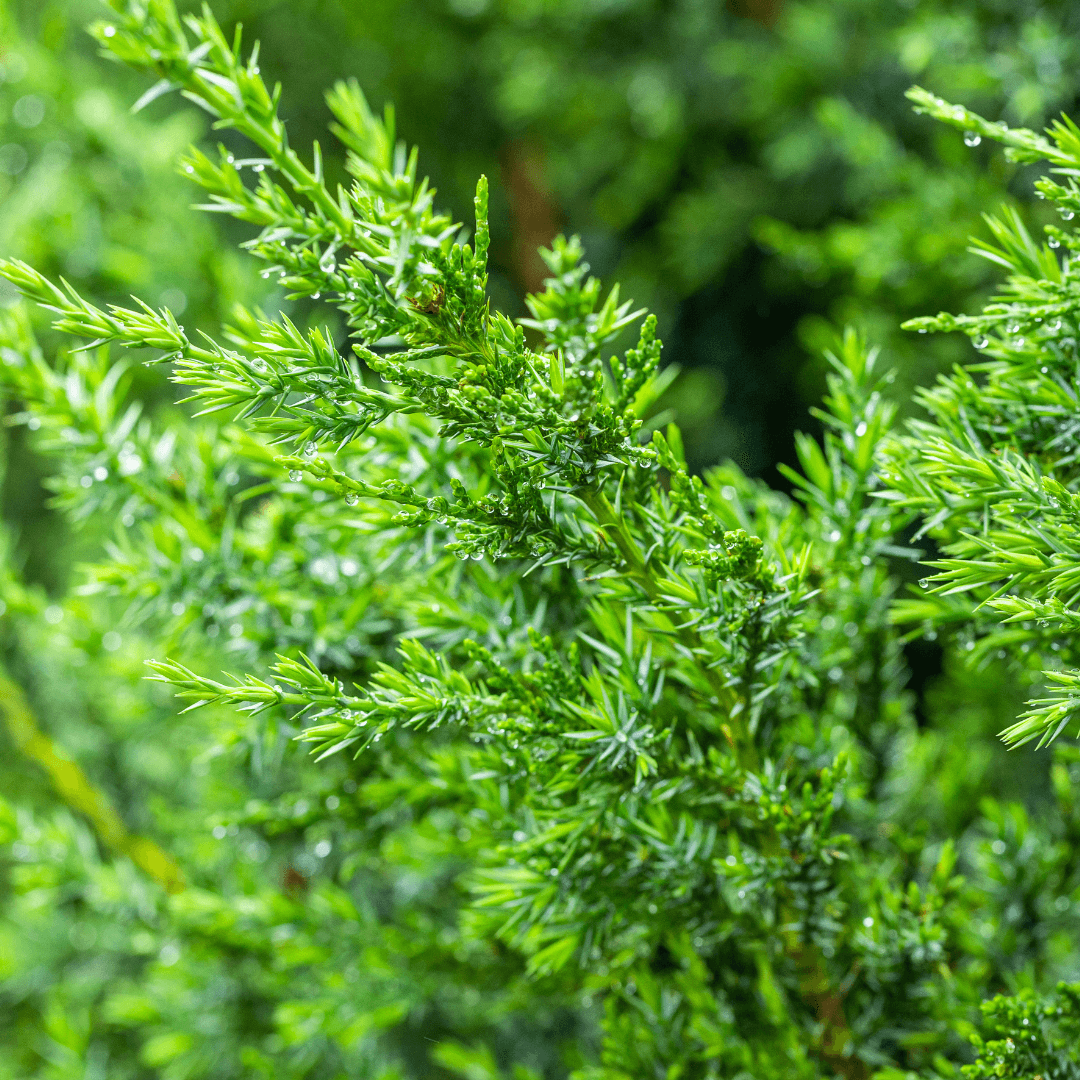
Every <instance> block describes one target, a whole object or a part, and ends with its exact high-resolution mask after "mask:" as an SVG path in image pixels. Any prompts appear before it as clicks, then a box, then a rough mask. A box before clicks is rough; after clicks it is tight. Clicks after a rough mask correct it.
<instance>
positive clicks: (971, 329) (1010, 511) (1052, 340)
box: [886, 89, 1080, 747]
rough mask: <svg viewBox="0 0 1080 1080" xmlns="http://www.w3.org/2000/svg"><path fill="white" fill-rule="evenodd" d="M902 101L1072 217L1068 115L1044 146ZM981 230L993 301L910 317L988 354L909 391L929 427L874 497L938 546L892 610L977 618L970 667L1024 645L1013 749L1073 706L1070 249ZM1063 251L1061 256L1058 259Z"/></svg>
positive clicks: (1077, 692)
mask: <svg viewBox="0 0 1080 1080" xmlns="http://www.w3.org/2000/svg"><path fill="white" fill-rule="evenodd" d="M909 96H911V97H912V98H913V100H915V101H916V103H917V107H918V109H919V111H922V112H926V113H929V114H930V115H932V116H934V117H935V118H937V119H939V120H943V121H945V122H946V123H949V124H952V125H954V126H959V127H962V128H964V129H965V130H967V131H970V132H972V133H973V134H972V135H970V136H969V137H968V140H967V141H968V142H969V143H974V142H975V141H976V138H984V137H985V138H989V139H993V140H995V141H998V142H1002V143H1004V144H1005V146H1006V147H1007V154H1008V155H1009V156H1010V157H1011V158H1012V159H1014V160H1017V161H1025V162H1037V161H1048V162H1049V163H1050V164H1051V169H1050V172H1051V175H1058V176H1065V177H1067V178H1068V180H1067V183H1066V184H1064V185H1062V184H1058V183H1057V182H1056V181H1052V180H1048V179H1043V180H1040V181H1038V182H1037V184H1036V187H1037V189H1038V191H1039V192H1040V194H1041V195H1042V196H1043V197H1044V198H1046V199H1048V200H1049V201H1050V202H1051V203H1052V204H1054V205H1055V206H1056V207H1057V209H1058V211H1059V213H1060V214H1061V216H1062V218H1063V219H1064V220H1065V221H1068V220H1071V219H1072V218H1073V216H1074V215H1075V212H1076V209H1075V206H1074V203H1075V190H1074V188H1075V181H1074V179H1073V175H1074V173H1075V170H1076V168H1077V165H1078V164H1080V138H1078V135H1080V132H1078V130H1077V128H1076V126H1075V125H1074V124H1073V123H1072V122H1071V121H1069V120H1068V119H1063V120H1061V121H1057V122H1055V123H1054V124H1053V125H1051V127H1050V128H1049V129H1048V130H1047V132H1046V137H1043V136H1040V135H1037V134H1035V133H1033V132H1030V131H1026V130H1023V129H1010V128H1007V127H1006V126H1005V125H1002V124H995V123H989V122H987V121H985V120H983V119H982V118H981V117H978V116H976V115H975V114H974V113H971V112H969V111H968V110H966V109H964V108H963V107H961V106H952V105H949V104H947V103H945V102H942V101H941V100H939V99H937V98H934V97H933V96H932V95H929V94H927V93H926V92H925V91H922V90H919V89H915V90H913V91H911V94H910V95H909ZM989 224H990V227H991V230H992V232H993V234H994V239H995V241H996V242H995V243H994V244H988V243H985V242H981V241H980V242H978V243H977V244H976V246H975V248H974V249H973V250H975V251H976V253H978V254H981V255H983V256H984V257H986V258H989V259H991V260H992V261H994V262H996V263H998V264H999V265H1001V266H1002V267H1004V268H1005V269H1006V270H1007V271H1008V277H1007V279H1006V282H1005V284H1004V286H1003V288H1002V290H1001V292H1000V295H999V296H998V297H996V298H995V299H994V300H993V302H991V303H990V304H988V305H987V306H986V308H985V310H984V311H983V313H982V314H979V315H970V316H968V315H960V316H953V315H949V314H946V313H943V314H941V315H938V316H936V317H934V318H921V319H915V320H912V321H911V322H910V323H908V324H907V326H908V328H909V329H914V330H917V331H919V332H926V331H930V330H935V331H951V330H959V331H962V332H964V333H966V334H968V335H969V336H970V337H971V339H972V341H973V344H974V345H975V347H976V348H977V349H979V350H980V352H981V353H982V354H983V357H984V358H983V359H981V360H980V361H979V362H978V363H975V364H971V365H968V367H967V368H966V369H963V370H957V371H956V372H955V373H954V374H952V375H950V376H948V377H946V378H942V379H940V380H939V381H938V384H937V386H935V387H933V388H931V389H928V390H926V391H923V392H921V393H920V394H919V400H920V402H921V404H922V405H923V406H924V407H925V408H926V409H927V411H928V412H929V413H930V416H931V419H930V420H929V421H923V420H919V421H916V422H914V423H912V424H911V425H910V435H908V436H907V437H905V438H904V439H902V440H901V441H900V442H899V443H898V444H897V448H896V450H895V452H894V454H893V461H892V465H891V472H890V473H889V474H888V476H887V479H888V481H889V485H890V487H891V488H892V490H891V491H890V492H888V493H886V497H887V498H890V499H892V500H894V501H895V502H896V503H897V504H899V505H902V506H904V507H905V508H909V509H912V510H916V511H917V512H918V513H919V514H920V515H921V516H922V518H923V522H922V526H921V531H922V532H924V533H929V534H930V535H931V536H933V537H934V538H935V539H936V540H938V542H939V544H940V545H941V546H942V551H943V556H944V557H942V558H939V559H936V560H933V561H932V562H931V563H930V565H931V566H932V567H933V568H934V569H935V570H936V571H937V573H935V574H933V575H931V576H930V577H929V578H926V579H924V581H923V582H922V584H923V587H924V588H926V587H930V592H929V594H928V595H927V597H926V598H925V599H919V600H915V599H912V600H909V601H906V602H904V603H903V604H901V605H900V607H899V608H898V613H897V614H898V617H899V618H901V619H906V620H911V621H915V620H918V621H920V622H923V623H924V624H925V623H933V622H940V623H944V624H958V623H961V624H962V623H967V622H971V621H972V620H974V623H975V626H976V627H977V633H978V637H977V638H976V637H974V636H973V637H972V638H971V639H970V640H969V642H968V645H969V651H970V652H971V653H972V654H973V659H974V660H976V661H984V662H985V661H986V660H987V659H988V658H989V657H991V656H996V655H997V654H998V653H999V652H1001V651H1002V650H1015V649H1018V648H1019V649H1021V650H1023V651H1024V652H1028V651H1030V650H1033V649H1034V650H1035V652H1034V654H1033V655H1035V656H1041V657H1042V659H1043V666H1044V670H1043V672H1042V676H1043V678H1044V679H1045V680H1046V682H1047V683H1048V684H1049V685H1048V687H1047V692H1046V693H1045V694H1044V695H1042V696H1037V697H1036V698H1034V699H1033V700H1032V701H1031V702H1030V704H1029V708H1028V710H1027V711H1026V712H1025V713H1024V714H1023V715H1022V716H1021V717H1020V718H1019V720H1018V721H1017V723H1015V724H1013V725H1011V726H1010V727H1009V728H1007V729H1006V730H1005V731H1004V732H1003V733H1002V735H1003V738H1004V739H1005V740H1006V742H1008V743H1009V744H1010V745H1013V746H1019V745H1022V744H1024V743H1027V742H1035V743H1036V745H1037V746H1040V747H1041V746H1044V745H1046V744H1047V743H1048V742H1050V741H1052V740H1053V739H1054V738H1056V737H1057V736H1058V735H1059V734H1060V733H1061V732H1062V731H1063V730H1065V728H1066V726H1067V725H1068V723H1069V722H1070V720H1071V719H1073V718H1074V717H1075V715H1076V711H1077V707H1078V704H1080V671H1078V670H1077V669H1076V668H1064V669H1063V664H1067V663H1068V662H1069V661H1070V660H1071V661H1073V662H1075V657H1074V655H1073V653H1074V650H1073V647H1072V635H1073V631H1074V629H1075V627H1076V625H1077V622H1076V616H1075V613H1074V609H1075V608H1076V606H1077V604H1078V602H1080V576H1078V574H1077V569H1076V567H1077V562H1078V559H1080V546H1078V545H1080V534H1078V531H1077V529H1078V525H1080V517H1078V512H1080V504H1078V503H1077V496H1076V495H1075V488H1076V484H1077V480H1078V478H1080V476H1078V473H1077V454H1076V438H1075V434H1076V423H1077V421H1076V416H1077V403H1078V397H1077V396H1078V393H1080V384H1078V381H1077V369H1076V341H1077V333H1078V327H1080V322H1078V319H1080V278H1078V277H1077V273H1076V270H1075V269H1074V260H1073V258H1072V256H1071V252H1072V250H1073V248H1074V246H1075V245H1076V243H1077V241H1076V238H1075V236H1074V234H1073V233H1072V232H1070V231H1067V230H1064V229H1062V228H1059V227H1058V226H1054V225H1048V226H1046V228H1045V232H1046V236H1047V239H1046V242H1045V243H1044V244H1039V243H1037V242H1036V241H1035V240H1034V239H1033V238H1032V237H1031V235H1030V234H1029V232H1028V230H1027V228H1026V227H1025V225H1024V224H1023V222H1022V221H1021V220H1020V218H1019V216H1018V215H1017V214H1016V213H1015V212H1012V211H1007V212H1006V214H1005V215H1004V216H1003V218H1002V219H1000V220H990V222H989ZM1062 247H1064V249H1065V251H1066V252H1069V254H1066V256H1065V257H1064V259H1062V260H1061V261H1059V256H1058V250H1059V249H1061V248H1062ZM995 616H996V619H995Z"/></svg>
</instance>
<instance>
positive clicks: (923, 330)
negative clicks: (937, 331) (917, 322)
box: [919, 326, 930, 334]
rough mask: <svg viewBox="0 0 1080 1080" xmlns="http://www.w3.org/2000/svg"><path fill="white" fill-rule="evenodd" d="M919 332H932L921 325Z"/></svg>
mask: <svg viewBox="0 0 1080 1080" xmlns="http://www.w3.org/2000/svg"><path fill="white" fill-rule="evenodd" d="M919 333H920V334H928V333H930V331H929V330H927V329H926V327H925V326H920V327H919Z"/></svg>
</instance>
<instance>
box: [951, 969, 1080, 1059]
mask: <svg viewBox="0 0 1080 1080" xmlns="http://www.w3.org/2000/svg"><path fill="white" fill-rule="evenodd" d="M983 1013H984V1014H985V1016H986V1026H987V1028H988V1033H989V1034H990V1035H991V1036H992V1037H991V1038H989V1039H986V1040H984V1039H982V1038H979V1037H976V1038H975V1039H974V1044H975V1048H976V1050H978V1052H979V1060H978V1061H977V1062H976V1063H975V1064H974V1065H965V1066H964V1068H963V1069H962V1070H961V1071H962V1073H963V1075H964V1076H967V1077H972V1078H974V1080H980V1078H988V1080H989V1078H992V1077H998V1076H1017V1075H1022V1076H1036V1075H1038V1076H1043V1077H1045V1078H1046V1080H1071V1078H1072V1077H1075V1076H1080V1057H1078V1056H1077V1052H1078V1047H1080V985H1078V984H1076V983H1073V984H1072V985H1069V984H1067V983H1060V984H1059V985H1058V987H1057V991H1056V993H1055V994H1054V995H1053V996H1051V997H1048V998H1047V999H1045V1000H1038V999H1036V998H1035V996H1034V995H1033V994H1031V993H1030V992H1029V993H1026V994H1021V995H1020V996H1019V997H1016V998H1003V997H996V998H994V999H993V1001H988V1002H986V1003H985V1004H984V1005H983Z"/></svg>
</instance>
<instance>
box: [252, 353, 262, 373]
mask: <svg viewBox="0 0 1080 1080" xmlns="http://www.w3.org/2000/svg"><path fill="white" fill-rule="evenodd" d="M251 366H252V367H253V368H254V369H255V370H256V371H265V370H266V361H265V360H263V359H262V358H261V357H259V356H256V357H255V359H254V360H252V361H251Z"/></svg>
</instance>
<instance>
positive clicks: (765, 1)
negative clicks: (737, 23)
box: [728, 0, 780, 26]
mask: <svg viewBox="0 0 1080 1080" xmlns="http://www.w3.org/2000/svg"><path fill="white" fill-rule="evenodd" d="M728 10H729V11H730V12H731V13H732V15H738V16H740V17H741V18H744V19H753V20H754V22H756V23H761V25H762V26H772V25H773V24H774V23H775V22H776V20H777V18H779V16H780V0H728Z"/></svg>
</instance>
